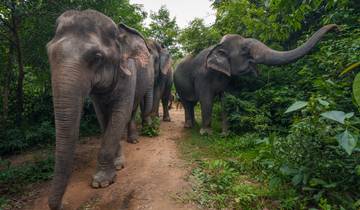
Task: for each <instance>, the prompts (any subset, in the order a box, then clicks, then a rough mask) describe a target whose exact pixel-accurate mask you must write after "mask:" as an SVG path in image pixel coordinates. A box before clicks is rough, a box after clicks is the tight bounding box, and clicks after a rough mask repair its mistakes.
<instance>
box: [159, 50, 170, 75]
mask: <svg viewBox="0 0 360 210" xmlns="http://www.w3.org/2000/svg"><path fill="white" fill-rule="evenodd" d="M170 68H171V57H170V53H169V51H168V50H167V49H162V50H161V52H160V70H161V73H162V74H163V75H166V74H167V73H168V72H169V70H170Z"/></svg>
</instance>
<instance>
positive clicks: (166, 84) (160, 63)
mask: <svg viewBox="0 0 360 210" xmlns="http://www.w3.org/2000/svg"><path fill="white" fill-rule="evenodd" d="M148 46H149V48H150V49H151V54H152V56H153V62H154V71H155V78H154V79H155V81H154V99H153V108H152V110H151V115H152V116H159V105H160V100H161V102H162V107H163V120H164V121H170V114H169V105H168V104H169V98H170V94H171V87H172V83H173V81H172V76H173V75H172V74H173V73H172V72H173V71H172V67H171V56H170V52H169V51H168V49H166V48H165V47H164V46H162V45H160V44H159V43H158V42H157V41H154V40H148Z"/></svg>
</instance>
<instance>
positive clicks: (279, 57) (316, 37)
mask: <svg viewBox="0 0 360 210" xmlns="http://www.w3.org/2000/svg"><path fill="white" fill-rule="evenodd" d="M337 28H338V26H337V25H335V24H330V25H326V26H323V27H322V28H321V29H319V30H318V31H317V32H316V33H315V34H313V35H312V36H311V37H310V39H309V40H307V41H306V42H305V43H304V44H303V45H302V46H300V47H298V48H296V49H294V50H290V51H276V50H273V49H271V48H269V47H268V46H266V45H265V44H264V43H262V42H260V41H258V40H256V39H247V41H249V43H250V46H249V48H250V54H251V55H252V57H253V58H254V61H255V63H260V64H266V65H282V64H288V63H291V62H294V61H296V60H298V59H300V58H301V57H303V56H304V55H306V54H307V53H308V52H309V51H310V50H311V49H312V48H313V47H314V46H315V45H316V43H318V42H319V41H320V40H321V38H322V37H323V36H324V35H325V34H326V33H327V32H328V31H330V30H333V29H337Z"/></svg>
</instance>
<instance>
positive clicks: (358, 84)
mask: <svg viewBox="0 0 360 210" xmlns="http://www.w3.org/2000/svg"><path fill="white" fill-rule="evenodd" d="M353 94H354V98H355V101H356V103H357V105H358V106H360V73H358V74H357V75H356V77H355V79H354V83H353Z"/></svg>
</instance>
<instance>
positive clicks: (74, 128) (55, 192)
mask: <svg viewBox="0 0 360 210" xmlns="http://www.w3.org/2000/svg"><path fill="white" fill-rule="evenodd" d="M132 35H133V36H136V37H137V38H138V39H139V40H143V39H142V37H140V36H139V35H136V33H132ZM139 42H140V41H139ZM143 42H144V43H145V41H144V40H143ZM139 46H140V44H137V42H134V40H132V39H128V37H127V35H124V32H123V31H122V30H120V29H119V28H118V26H117V25H116V24H115V23H114V22H113V21H112V20H111V19H110V18H109V17H107V16H105V15H103V14H101V13H99V12H96V11H93V10H85V11H67V12H65V13H63V14H62V15H61V16H60V17H59V18H58V19H57V22H56V32H55V36H54V37H53V39H52V40H51V41H50V42H49V43H48V44H47V50H48V57H49V62H50V67H51V80H52V91H53V102H54V114H55V127H56V151H55V172H54V178H53V183H52V187H51V191H50V195H49V200H48V202H49V207H50V209H60V208H61V200H62V197H63V195H64V192H65V190H66V186H67V184H68V181H69V177H70V175H71V171H72V165H73V160H74V150H75V143H76V140H77V139H78V137H79V124H80V118H81V112H82V108H83V103H84V99H85V98H86V97H87V96H90V97H91V99H92V101H93V104H94V107H95V111H96V115H97V118H98V120H99V123H100V126H101V128H102V130H103V133H104V134H103V136H102V140H101V148H100V151H99V153H98V165H97V171H96V173H95V175H94V176H93V180H92V186H93V187H96V188H97V187H106V186H108V185H109V184H111V183H112V182H113V181H114V178H115V176H116V168H121V167H122V164H123V163H122V161H121V160H122V152H121V145H120V144H119V142H120V141H119V140H120V137H121V135H122V133H123V132H124V130H125V128H126V125H127V124H128V122H129V120H130V117H131V113H132V110H133V107H134V98H135V95H137V94H138V92H139V89H142V90H141V91H143V92H146V90H148V88H147V87H145V86H146V85H145V86H144V87H142V86H139V85H137V84H136V81H137V76H138V74H137V71H138V69H141V68H139V65H140V66H141V67H144V69H149V68H148V67H147V65H150V64H151V59H150V58H151V55H150V52H149V51H148V49H146V48H141V49H138V47H139ZM141 46H143V45H141ZM139 48H140V47H139ZM151 85H152V84H151V83H149V86H151ZM139 87H141V88H139ZM136 88H138V89H136ZM140 95H141V94H140ZM144 95H145V94H144V93H143V96H144ZM150 98H152V95H151V96H150ZM151 108H152V103H149V107H148V108H147V109H148V110H151Z"/></svg>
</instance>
